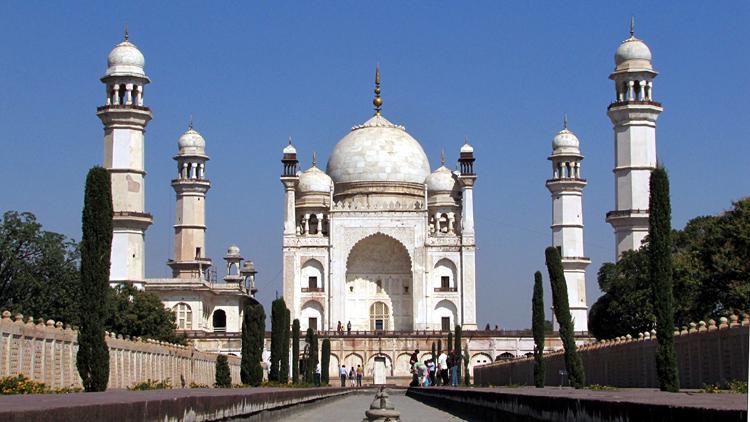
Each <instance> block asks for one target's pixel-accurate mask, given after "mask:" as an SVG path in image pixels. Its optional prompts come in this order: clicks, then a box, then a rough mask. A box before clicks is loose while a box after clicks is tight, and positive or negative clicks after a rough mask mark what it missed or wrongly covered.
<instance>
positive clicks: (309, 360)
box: [305, 328, 317, 383]
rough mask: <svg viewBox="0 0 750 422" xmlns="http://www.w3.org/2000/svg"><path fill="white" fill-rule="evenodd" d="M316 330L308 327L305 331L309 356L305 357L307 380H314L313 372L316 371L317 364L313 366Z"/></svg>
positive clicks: (310, 381)
mask: <svg viewBox="0 0 750 422" xmlns="http://www.w3.org/2000/svg"><path fill="white" fill-rule="evenodd" d="M314 337H315V332H313V329H312V328H308V329H307V332H306V333H305V343H306V345H307V356H306V359H305V382H306V383H312V382H313V373H314V372H315V366H313V365H314V364H313V342H315V339H314ZM316 352H317V351H316ZM316 354H317V353H316Z"/></svg>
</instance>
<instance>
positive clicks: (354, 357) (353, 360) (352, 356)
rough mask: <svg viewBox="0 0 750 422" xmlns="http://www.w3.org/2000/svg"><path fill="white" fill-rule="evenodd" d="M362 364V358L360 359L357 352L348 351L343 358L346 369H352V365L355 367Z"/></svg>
mask: <svg viewBox="0 0 750 422" xmlns="http://www.w3.org/2000/svg"><path fill="white" fill-rule="evenodd" d="M363 364H364V359H362V355H360V354H359V353H349V354H348V355H346V357H345V358H344V365H346V370H347V371H350V370H351V369H352V366H354V367H355V368H356V367H357V365H360V366H362V365H363Z"/></svg>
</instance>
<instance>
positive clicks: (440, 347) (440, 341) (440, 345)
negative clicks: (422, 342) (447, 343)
mask: <svg viewBox="0 0 750 422" xmlns="http://www.w3.org/2000/svg"><path fill="white" fill-rule="evenodd" d="M442 352H443V339H441V338H439V339H438V344H437V353H438V356H440V353H442ZM435 365H437V356H436V357H435ZM435 374H437V375H436V376H435V381H437V385H440V384H441V383H442V381H443V379H442V378H441V377H440V368H436V372H435Z"/></svg>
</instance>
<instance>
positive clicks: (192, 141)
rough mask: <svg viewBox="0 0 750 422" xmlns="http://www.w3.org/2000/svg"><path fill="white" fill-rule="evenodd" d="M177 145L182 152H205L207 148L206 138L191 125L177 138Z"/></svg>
mask: <svg viewBox="0 0 750 422" xmlns="http://www.w3.org/2000/svg"><path fill="white" fill-rule="evenodd" d="M177 146H178V148H180V152H196V153H203V152H204V151H205V149H206V140H205V139H203V136H201V134H200V133H198V131H196V130H195V129H193V128H192V127H191V128H189V129H188V130H187V131H185V133H183V134H182V136H180V139H178V140H177Z"/></svg>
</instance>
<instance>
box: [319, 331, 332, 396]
mask: <svg viewBox="0 0 750 422" xmlns="http://www.w3.org/2000/svg"><path fill="white" fill-rule="evenodd" d="M322 349H323V350H322V351H321V356H320V384H321V385H328V375H329V372H330V371H329V368H328V367H329V366H330V365H331V340H330V339H327V338H326V339H323V346H322Z"/></svg>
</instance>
